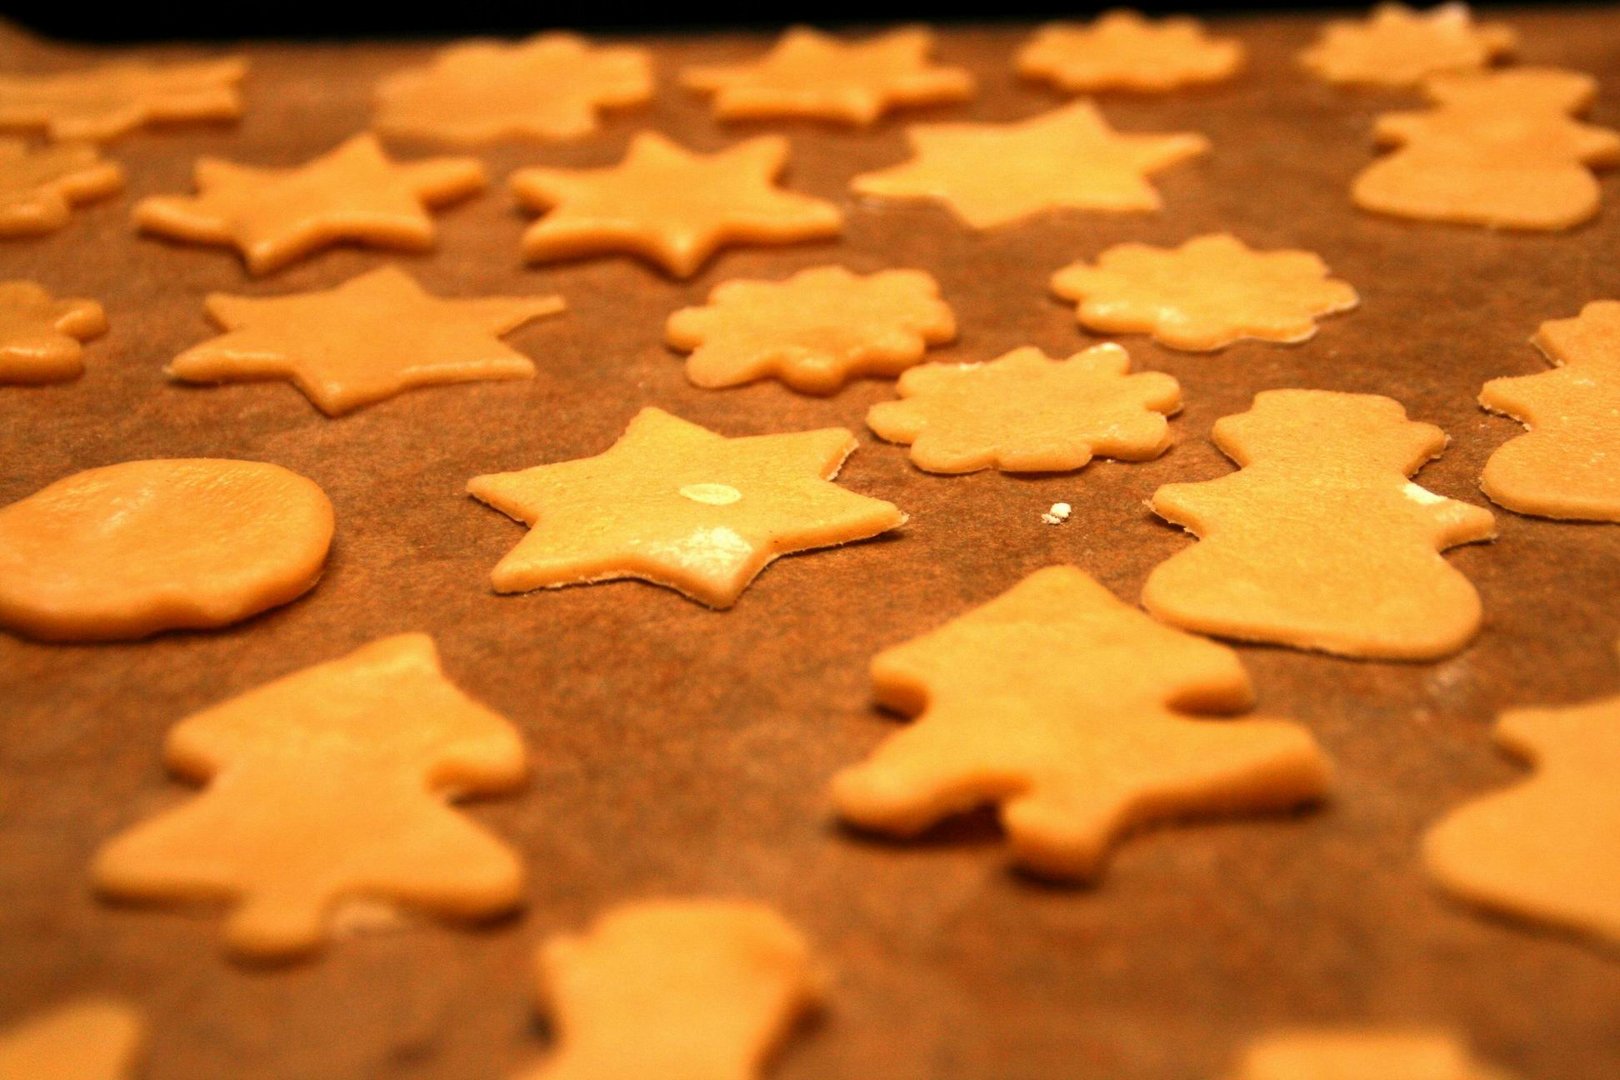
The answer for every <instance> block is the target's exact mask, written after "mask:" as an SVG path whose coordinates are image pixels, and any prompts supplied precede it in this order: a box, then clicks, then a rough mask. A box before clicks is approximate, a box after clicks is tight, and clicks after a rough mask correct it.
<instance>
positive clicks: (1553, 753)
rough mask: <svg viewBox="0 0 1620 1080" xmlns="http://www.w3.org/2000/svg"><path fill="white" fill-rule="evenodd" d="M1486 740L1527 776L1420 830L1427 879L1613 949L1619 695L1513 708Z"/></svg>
mask: <svg viewBox="0 0 1620 1080" xmlns="http://www.w3.org/2000/svg"><path fill="white" fill-rule="evenodd" d="M1496 742H1497V744H1498V745H1500V746H1501V747H1502V748H1503V749H1505V750H1506V751H1507V752H1508V753H1510V754H1512V755H1513V756H1514V757H1516V758H1520V759H1522V760H1524V761H1526V762H1528V763H1529V764H1530V765H1532V766H1533V767H1534V768H1535V775H1534V776H1532V777H1530V778H1529V779H1527V780H1523V781H1520V782H1519V783H1517V784H1515V785H1513V786H1512V787H1510V788H1508V789H1507V790H1505V791H1499V792H1495V793H1493V794H1490V795H1483V796H1481V797H1479V798H1477V799H1475V800H1473V801H1472V802H1469V803H1465V804H1464V805H1463V806H1461V807H1459V808H1457V809H1456V810H1453V811H1452V812H1451V813H1450V814H1448V815H1447V816H1446V817H1445V818H1444V819H1442V820H1441V821H1440V823H1439V824H1438V825H1436V826H1435V827H1434V828H1432V829H1430V830H1429V833H1428V835H1426V836H1425V837H1424V839H1423V860H1424V863H1425V864H1426V865H1427V867H1428V869H1429V873H1430V875H1431V876H1432V877H1433V878H1434V879H1435V880H1436V881H1437V882H1439V884H1440V887H1441V888H1443V889H1444V890H1445V891H1446V892H1448V893H1450V894H1451V895H1452V896H1455V897H1457V898H1459V899H1461V900H1465V901H1467V902H1469V903H1472V904H1477V905H1479V906H1480V907H1483V908H1488V909H1490V910H1493V911H1497V912H1500V913H1502V914H1505V915H1508V916H1515V917H1519V918H1523V919H1529V920H1531V921H1534V922H1539V923H1546V924H1549V925H1552V926H1558V927H1563V928H1565V929H1569V930H1574V931H1576V932H1579V933H1582V934H1587V935H1591V936H1593V937H1596V938H1600V939H1602V940H1604V941H1606V942H1608V943H1609V944H1611V945H1620V854H1617V852H1616V849H1615V837H1616V836H1620V791H1617V790H1616V787H1615V782H1614V778H1615V775H1616V773H1617V771H1620V695H1616V696H1613V697H1608V698H1603V699H1600V700H1598V701H1593V702H1589V703H1587V704H1584V705H1572V706H1568V707H1566V708H1558V709H1514V710H1512V711H1510V712H1507V713H1505V714H1503V716H1502V719H1501V721H1500V723H1498V724H1497V726H1496Z"/></svg>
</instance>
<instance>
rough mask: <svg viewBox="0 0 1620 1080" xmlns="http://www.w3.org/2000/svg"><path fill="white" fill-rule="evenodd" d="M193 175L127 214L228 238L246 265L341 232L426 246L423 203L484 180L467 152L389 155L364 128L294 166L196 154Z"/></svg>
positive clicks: (184, 232)
mask: <svg viewBox="0 0 1620 1080" xmlns="http://www.w3.org/2000/svg"><path fill="white" fill-rule="evenodd" d="M196 176H197V187H198V188H199V189H200V191H201V193H200V194H198V195H196V196H192V197H188V196H180V195H160V196H154V197H152V198H148V199H142V200H141V201H140V202H139V203H136V204H135V223H136V224H137V225H139V226H140V227H141V228H142V229H143V230H145V231H147V232H154V233H159V234H161V235H164V236H172V237H175V238H177V239H180V240H189V241H191V242H192V243H195V244H214V245H220V246H226V247H230V246H234V247H236V248H238V249H239V250H240V251H241V252H242V256H243V258H244V259H245V260H246V261H247V266H248V269H249V270H251V271H252V272H253V273H255V274H264V273H268V272H270V271H272V270H276V269H279V268H280V267H282V266H285V265H287V264H288V263H290V262H294V261H296V260H297V259H299V258H302V257H303V256H305V255H308V254H310V253H311V252H314V251H318V250H320V249H321V248H325V247H330V246H331V245H333V244H336V243H339V242H341V241H344V240H351V241H354V242H356V243H362V244H368V245H372V246H375V247H388V248H399V249H401V250H405V251H426V250H428V249H430V248H432V247H433V240H434V233H433V218H432V217H430V216H429V215H428V212H427V211H428V208H429V207H434V206H439V205H442V204H444V203H449V202H454V201H456V200H457V199H461V198H465V197H466V196H468V195H471V194H473V193H474V192H477V191H480V190H482V189H483V187H484V184H485V175H484V167H483V166H482V165H481V164H479V162H478V160H477V159H476V158H467V157H439V158H427V159H424V160H421V161H411V162H406V163H404V164H398V163H396V162H394V161H392V160H390V159H389V157H388V156H387V155H386V154H384V153H383V150H382V147H381V146H380V145H378V143H377V138H376V136H374V135H369V134H366V135H356V136H355V137H354V138H352V139H350V140H348V141H347V142H345V143H343V144H342V145H341V146H339V147H337V148H336V149H335V150H332V151H330V152H328V153H326V154H324V155H322V156H321V157H318V158H315V159H314V160H312V161H309V162H306V163H305V164H303V165H301V166H298V167H297V168H292V169H260V168H251V167H249V166H245V165H237V164H234V163H232V162H229V161H220V160H218V159H216V158H203V159H201V160H200V161H198V162H197V169H196Z"/></svg>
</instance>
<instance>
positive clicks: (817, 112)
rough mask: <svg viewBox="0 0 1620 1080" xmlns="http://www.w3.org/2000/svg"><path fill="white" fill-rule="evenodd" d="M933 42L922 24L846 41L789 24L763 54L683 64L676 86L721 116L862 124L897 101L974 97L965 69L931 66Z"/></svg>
mask: <svg viewBox="0 0 1620 1080" xmlns="http://www.w3.org/2000/svg"><path fill="white" fill-rule="evenodd" d="M933 46H934V35H933V34H932V33H931V32H930V31H929V30H928V29H927V28H925V27H920V26H910V27H903V28H901V29H899V30H892V31H890V32H889V33H886V34H878V35H876V36H874V37H871V38H868V39H866V40H864V41H852V42H843V41H840V40H839V39H837V38H835V37H833V36H832V35H830V34H824V33H822V32H820V31H819V30H814V29H811V28H810V27H807V26H795V27H793V28H791V29H789V30H788V31H787V32H786V33H784V34H783V35H782V37H781V40H779V41H778V42H777V43H776V45H775V47H773V48H772V49H771V51H770V52H769V53H767V54H766V55H765V56H764V57H762V58H761V59H759V60H757V61H754V62H753V63H747V64H724V65H712V66H704V67H692V68H687V69H686V70H685V71H683V72H681V83H682V84H683V85H685V86H688V87H690V88H692V89H693V90H700V91H703V92H705V93H710V94H713V95H714V112H715V115H716V116H718V117H720V118H721V119H723V120H740V119H771V118H776V117H810V118H814V119H821V120H835V121H841V122H843V123H846V124H852V125H855V126H857V127H865V126H867V125H869V124H871V123H873V122H874V121H876V120H877V119H878V117H880V116H882V115H883V114H884V113H886V112H888V111H889V110H890V109H893V108H896V107H899V106H906V105H939V104H945V103H947V102H954V101H965V100H967V99H968V98H970V97H972V96H973V89H974V83H973V76H972V75H971V74H969V73H968V72H967V70H966V69H964V68H956V67H944V66H941V65H937V64H931V63H929V61H928V54H929V52H930V50H932V49H933Z"/></svg>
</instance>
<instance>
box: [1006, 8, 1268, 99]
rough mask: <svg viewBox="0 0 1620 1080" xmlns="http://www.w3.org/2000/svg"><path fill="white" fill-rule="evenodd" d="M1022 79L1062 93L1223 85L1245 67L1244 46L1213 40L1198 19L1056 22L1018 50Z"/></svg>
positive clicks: (1121, 15) (1116, 14)
mask: <svg viewBox="0 0 1620 1080" xmlns="http://www.w3.org/2000/svg"><path fill="white" fill-rule="evenodd" d="M1017 65H1018V73H1019V74H1020V75H1022V76H1024V77H1025V78H1026V79H1040V80H1043V81H1045V82H1049V83H1051V84H1053V85H1054V86H1056V87H1057V88H1058V89H1060V90H1068V91H1071V92H1073V91H1087V92H1090V91H1093V90H1116V89H1117V90H1141V91H1158V90H1174V89H1175V88H1176V87H1178V86H1187V85H1190V84H1193V83H1209V82H1219V81H1220V80H1222V79H1227V78H1230V77H1231V76H1232V75H1233V74H1234V73H1236V71H1237V70H1238V68H1240V67H1242V66H1243V46H1242V45H1240V44H1238V43H1237V42H1236V41H1233V40H1231V39H1230V38H1211V37H1208V36H1207V35H1206V34H1205V33H1204V27H1203V25H1202V24H1200V23H1199V22H1198V21H1197V20H1196V19H1159V20H1151V21H1150V20H1148V19H1144V18H1143V17H1142V16H1141V15H1138V14H1137V13H1136V12H1134V11H1110V12H1108V13H1107V14H1105V15H1103V16H1102V17H1101V18H1099V19H1098V20H1097V21H1096V22H1094V23H1091V24H1089V25H1080V24H1076V23H1051V24H1049V25H1047V26H1043V27H1041V28H1040V29H1039V30H1038V31H1036V33H1035V36H1034V37H1033V38H1031V39H1030V40H1029V42H1028V43H1027V44H1026V45H1025V46H1024V47H1023V48H1022V49H1020V50H1019V51H1018V57H1017Z"/></svg>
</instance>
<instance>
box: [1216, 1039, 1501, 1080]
mask: <svg viewBox="0 0 1620 1080" xmlns="http://www.w3.org/2000/svg"><path fill="white" fill-rule="evenodd" d="M1230 1075H1231V1077H1232V1080H1512V1078H1511V1077H1509V1076H1508V1074H1507V1073H1504V1072H1499V1071H1497V1070H1496V1069H1494V1068H1492V1067H1491V1066H1489V1065H1484V1064H1481V1063H1480V1062H1479V1061H1478V1060H1476V1059H1475V1058H1474V1056H1473V1055H1472V1054H1470V1053H1469V1051H1468V1048H1467V1046H1465V1045H1464V1044H1463V1043H1461V1042H1460V1041H1458V1039H1457V1038H1456V1036H1454V1035H1451V1034H1450V1033H1448V1032H1445V1031H1434V1030H1425V1029H1421V1028H1408V1029H1402V1028H1298V1029H1291V1030H1289V1029H1285V1030H1281V1031H1275V1032H1271V1033H1269V1034H1267V1035H1263V1036H1261V1037H1260V1038H1258V1039H1256V1040H1255V1041H1254V1042H1253V1043H1251V1044H1250V1045H1249V1046H1248V1047H1247V1048H1245V1050H1244V1052H1243V1056H1242V1059H1241V1060H1240V1061H1239V1063H1238V1067H1237V1071H1236V1072H1234V1073H1232V1074H1230Z"/></svg>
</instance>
